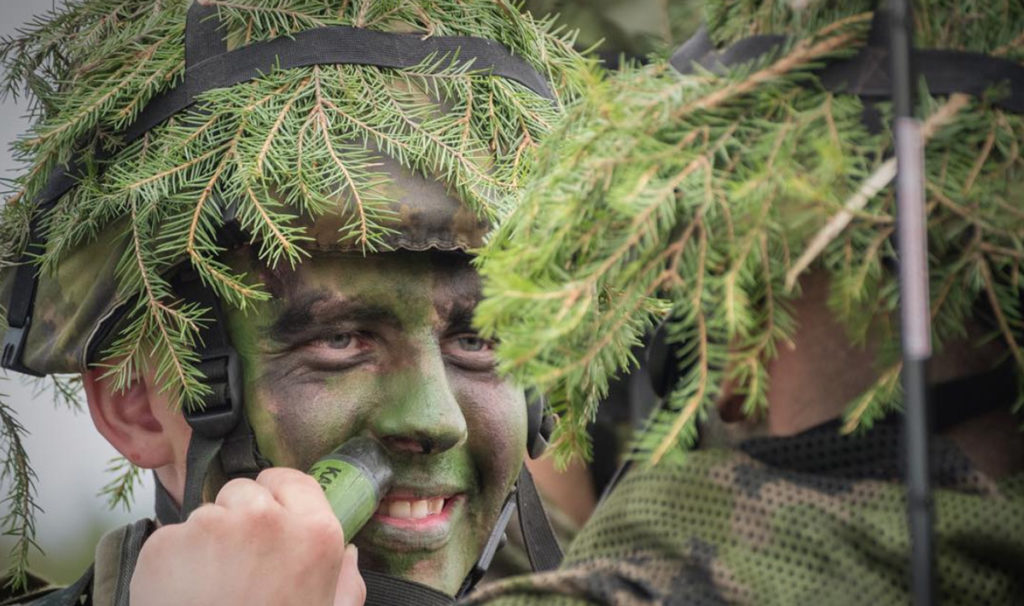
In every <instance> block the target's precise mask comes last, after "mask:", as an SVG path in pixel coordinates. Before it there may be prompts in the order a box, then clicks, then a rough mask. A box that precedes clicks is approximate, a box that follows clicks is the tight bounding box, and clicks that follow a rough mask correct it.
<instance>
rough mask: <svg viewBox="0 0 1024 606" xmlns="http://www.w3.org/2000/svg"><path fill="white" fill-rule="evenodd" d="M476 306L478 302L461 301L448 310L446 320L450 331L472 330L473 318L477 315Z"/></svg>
mask: <svg viewBox="0 0 1024 606" xmlns="http://www.w3.org/2000/svg"><path fill="white" fill-rule="evenodd" d="M476 304H477V302H476V301H472V302H463V301H460V302H458V303H455V304H454V305H452V307H451V308H450V309H449V310H448V317H447V318H446V321H447V323H448V329H449V330H472V329H473V316H474V314H475V313H476Z"/></svg>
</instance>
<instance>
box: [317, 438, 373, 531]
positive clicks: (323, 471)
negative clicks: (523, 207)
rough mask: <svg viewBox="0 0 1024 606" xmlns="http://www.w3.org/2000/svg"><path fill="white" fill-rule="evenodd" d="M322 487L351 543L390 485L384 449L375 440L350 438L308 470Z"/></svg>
mask: <svg viewBox="0 0 1024 606" xmlns="http://www.w3.org/2000/svg"><path fill="white" fill-rule="evenodd" d="M309 474H310V475H311V476H313V477H314V478H316V481H317V482H319V483H320V487H321V488H323V489H324V495H325V496H326V497H327V502H329V503H330V504H331V509H333V510H334V515H336V516H338V520H339V521H340V522H341V527H342V529H343V530H344V531H345V542H347V543H351V542H352V538H353V537H355V536H356V533H358V532H359V531H360V530H361V529H362V528H363V526H364V525H365V524H366V522H367V521H369V519H370V517H371V516H373V512H374V511H376V510H377V506H378V505H379V504H380V500H381V499H382V498H383V497H384V494H385V493H386V492H387V490H388V488H389V487H390V486H391V477H392V472H391V466H390V465H388V458H387V456H386V455H385V454H384V448H383V447H382V446H381V445H380V443H378V442H377V441H376V440H372V439H370V438H366V437H356V438H352V439H351V440H349V441H348V442H345V443H344V444H342V445H341V446H340V447H339V448H338V449H337V450H335V451H334V452H332V453H331V454H329V455H327V456H325V457H324V458H322V459H320V460H319V461H317V462H316V463H314V464H313V466H312V467H310V469H309Z"/></svg>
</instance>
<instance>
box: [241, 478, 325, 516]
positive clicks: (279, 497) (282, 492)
mask: <svg viewBox="0 0 1024 606" xmlns="http://www.w3.org/2000/svg"><path fill="white" fill-rule="evenodd" d="M256 483H257V484H259V485H260V486H262V487H263V488H265V489H266V490H267V491H269V493H270V494H271V495H272V496H273V498H274V499H275V500H276V501H277V502H278V503H280V504H281V505H282V506H284V508H285V509H287V510H289V511H290V512H292V513H295V514H298V515H307V516H314V515H316V516H320V515H330V516H331V518H334V515H333V514H332V513H331V508H330V505H329V504H328V503H327V498H326V497H324V491H323V489H322V488H320V485H319V484H318V483H317V481H316V480H314V479H313V477H312V476H310V475H308V474H305V473H302V472H301V471H298V470H297V469H290V468H287V467H271V468H270V469H264V470H263V471H262V472H260V475H259V476H257V478H256Z"/></svg>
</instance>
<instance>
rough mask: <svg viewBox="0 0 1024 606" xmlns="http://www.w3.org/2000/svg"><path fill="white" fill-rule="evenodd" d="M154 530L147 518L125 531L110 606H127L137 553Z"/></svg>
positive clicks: (137, 561)
mask: <svg viewBox="0 0 1024 606" xmlns="http://www.w3.org/2000/svg"><path fill="white" fill-rule="evenodd" d="M154 530H156V525H155V524H153V521H152V520H150V519H148V518H143V519H141V520H139V521H137V522H135V523H134V524H132V525H131V526H129V527H128V529H127V531H125V534H124V537H123V538H122V539H121V552H120V553H121V555H120V559H119V561H118V563H117V571H118V574H117V583H116V586H115V587H114V603H113V604H112V606H129V604H128V603H129V591H128V590H129V588H130V587H131V582H132V576H133V575H134V574H135V565H136V564H138V563H139V552H140V551H142V545H143V543H145V542H146V539H148V538H149V535H151V534H153V531H154Z"/></svg>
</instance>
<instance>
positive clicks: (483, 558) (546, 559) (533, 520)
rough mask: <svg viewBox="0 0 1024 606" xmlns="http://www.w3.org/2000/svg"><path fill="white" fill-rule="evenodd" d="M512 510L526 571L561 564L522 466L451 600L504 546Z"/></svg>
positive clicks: (559, 552) (472, 582)
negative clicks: (516, 512) (523, 546)
mask: <svg viewBox="0 0 1024 606" xmlns="http://www.w3.org/2000/svg"><path fill="white" fill-rule="evenodd" d="M516 510H518V511H519V530H520V531H521V532H522V534H523V544H524V545H525V547H526V557H527V558H529V560H530V568H531V569H532V570H533V571H534V572H545V571H548V570H554V569H555V568H558V565H559V564H561V563H562V548H561V546H559V544H558V539H557V538H555V532H554V530H552V529H551V522H550V521H549V520H548V516H547V514H546V513H544V504H543V503H542V502H541V500H540V494H539V493H538V492H537V486H536V485H535V484H534V483H533V476H532V475H530V471H529V470H528V469H527V468H526V465H523V467H522V469H520V470H519V479H517V480H516V485H515V487H514V488H513V489H512V492H511V494H509V495H508V497H507V498H506V499H505V504H504V505H503V506H502V508H501V513H499V514H498V519H497V521H496V522H495V524H494V528H493V529H492V530H491V534H490V536H489V537H488V538H487V542H486V543H485V544H484V549H483V551H482V552H481V554H480V557H479V558H477V561H476V564H474V565H473V568H472V569H471V570H470V571H469V574H467V575H466V578H465V580H464V581H462V587H460V588H459V592H458V593H457V594H455V599H460V598H462V597H464V596H465V595H466V594H468V593H469V592H470V591H472V590H473V588H474V587H476V584H477V583H479V582H480V579H482V578H483V576H484V574H486V573H487V570H488V568H490V567H491V563H492V562H493V561H494V555H495V554H496V553H497V551H498V550H499V549H501V547H502V546H503V545H504V544H505V529H506V528H507V527H508V523H509V521H510V520H511V519H512V514H513V513H514V512H515V511H516ZM367 604H369V602H367Z"/></svg>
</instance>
